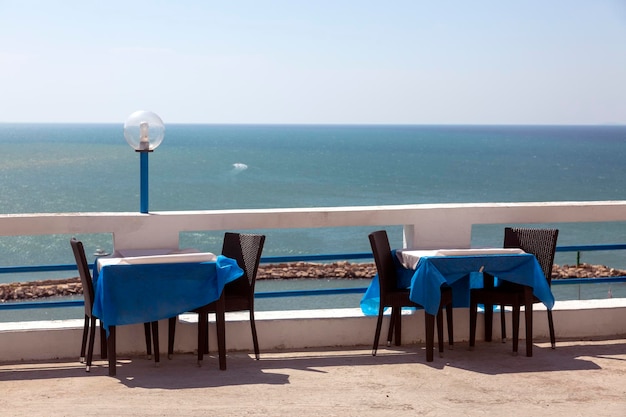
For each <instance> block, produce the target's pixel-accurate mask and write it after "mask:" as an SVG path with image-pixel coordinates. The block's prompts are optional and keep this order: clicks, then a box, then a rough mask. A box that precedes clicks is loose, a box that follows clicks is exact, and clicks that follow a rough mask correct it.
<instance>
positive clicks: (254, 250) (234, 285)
mask: <svg viewBox="0 0 626 417" xmlns="http://www.w3.org/2000/svg"><path fill="white" fill-rule="evenodd" d="M264 244H265V235H256V234H245V233H232V232H226V233H225V234H224V243H223V245H222V255H224V256H226V257H228V258H232V259H235V260H236V261H237V264H238V265H239V267H240V268H241V269H243V275H242V276H241V277H240V278H239V279H236V280H235V281H232V282H230V283H228V284H227V285H226V287H225V288H224V293H225V295H226V297H228V296H233V295H239V296H244V295H246V296H247V295H250V294H254V285H255V282H256V275H257V271H258V269H259V262H260V260H261V253H262V252H263V245H264Z"/></svg>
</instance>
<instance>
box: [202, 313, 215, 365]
mask: <svg viewBox="0 0 626 417" xmlns="http://www.w3.org/2000/svg"><path fill="white" fill-rule="evenodd" d="M215 320H216V321H217V314H216V319H215ZM204 353H205V354H207V355H208V354H209V313H206V321H205V322H204Z"/></svg>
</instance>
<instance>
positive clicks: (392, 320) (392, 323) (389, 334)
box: [387, 307, 397, 346]
mask: <svg viewBox="0 0 626 417" xmlns="http://www.w3.org/2000/svg"><path fill="white" fill-rule="evenodd" d="M396 313H397V309H396V308H395V307H391V315H390V316H389V331H388V332H387V346H391V341H392V340H393V331H394V330H395V328H396V327H395V326H396Z"/></svg>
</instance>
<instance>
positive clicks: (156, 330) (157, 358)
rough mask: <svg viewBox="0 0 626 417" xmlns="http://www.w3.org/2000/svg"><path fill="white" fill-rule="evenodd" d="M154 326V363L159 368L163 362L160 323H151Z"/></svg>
mask: <svg viewBox="0 0 626 417" xmlns="http://www.w3.org/2000/svg"><path fill="white" fill-rule="evenodd" d="M150 324H151V326H152V343H153V350H154V363H155V365H156V366H159V362H160V361H161V355H160V349H159V322H158V321H153V322H151V323H150Z"/></svg>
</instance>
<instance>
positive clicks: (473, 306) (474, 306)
mask: <svg viewBox="0 0 626 417" xmlns="http://www.w3.org/2000/svg"><path fill="white" fill-rule="evenodd" d="M469 314H470V331H469V332H470V334H469V336H470V340H469V345H470V349H472V348H473V347H474V346H475V345H476V319H477V318H478V303H476V302H475V301H474V300H471V301H470V311H469Z"/></svg>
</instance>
